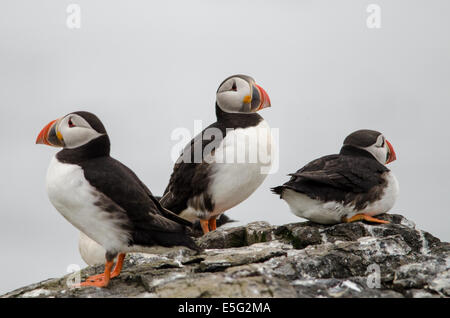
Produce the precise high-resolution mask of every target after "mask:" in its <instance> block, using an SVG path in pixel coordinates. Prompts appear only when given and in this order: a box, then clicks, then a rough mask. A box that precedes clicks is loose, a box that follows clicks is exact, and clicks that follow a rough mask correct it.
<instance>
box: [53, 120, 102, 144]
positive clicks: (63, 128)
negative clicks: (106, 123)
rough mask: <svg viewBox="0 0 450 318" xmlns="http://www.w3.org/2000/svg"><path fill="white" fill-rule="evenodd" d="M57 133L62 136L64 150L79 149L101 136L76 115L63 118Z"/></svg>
mask: <svg viewBox="0 0 450 318" xmlns="http://www.w3.org/2000/svg"><path fill="white" fill-rule="evenodd" d="M57 132H59V133H60V134H61V135H62V138H63V140H64V148H68V149H72V148H77V147H80V146H82V145H84V144H87V143H88V142H89V141H91V140H93V139H95V138H97V137H99V136H101V135H102V134H101V133H99V132H97V131H96V130H95V129H94V128H92V127H91V125H89V123H88V122H87V121H86V120H85V119H84V118H83V117H81V116H79V115H77V114H69V115H67V116H65V117H64V118H63V119H62V120H61V121H60V122H59V123H58V127H57Z"/></svg>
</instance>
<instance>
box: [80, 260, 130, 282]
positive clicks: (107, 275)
mask: <svg viewBox="0 0 450 318" xmlns="http://www.w3.org/2000/svg"><path fill="white" fill-rule="evenodd" d="M124 259H125V254H124V253H120V254H119V256H118V257H117V263H116V266H115V267H114V270H113V271H112V272H111V269H112V266H113V264H114V263H113V261H107V262H106V264H105V272H104V273H103V274H98V275H93V276H90V277H88V278H87V279H86V280H85V281H84V282H82V283H80V284H79V285H78V286H79V287H81V286H94V287H106V286H108V284H109V281H110V279H111V278H114V277H117V276H119V274H120V272H121V270H122V266H123V261H124Z"/></svg>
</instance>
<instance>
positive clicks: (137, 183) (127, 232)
mask: <svg viewBox="0 0 450 318" xmlns="http://www.w3.org/2000/svg"><path fill="white" fill-rule="evenodd" d="M36 143H37V144H44V145H48V146H54V147H62V150H61V151H59V152H58V153H56V155H54V156H53V158H52V159H51V162H50V165H49V167H48V170H47V176H46V189H47V194H48V197H49V199H50V202H51V203H52V204H53V206H54V207H55V208H56V210H57V211H58V212H59V213H61V215H62V216H63V217H64V218H66V219H67V220H68V221H69V222H70V223H72V225H74V226H75V227H76V228H78V229H79V230H80V231H81V232H82V233H84V234H85V235H86V236H87V237H89V238H90V239H91V240H93V241H95V242H96V243H98V244H99V245H101V246H102V247H103V248H104V250H105V251H106V253H105V254H104V255H105V259H106V262H105V270H104V273H103V274H100V275H95V276H91V277H89V278H87V279H86V281H85V282H82V283H81V284H80V285H81V286H95V287H106V286H107V285H108V283H109V281H110V279H111V278H114V277H116V276H118V275H119V274H120V271H121V269H122V265H123V261H124V258H125V254H126V253H129V252H145V251H147V250H148V249H150V248H151V247H155V246H162V247H172V246H185V247H188V248H190V249H192V250H195V251H200V249H199V247H198V246H197V245H196V244H195V242H194V240H193V239H192V238H191V237H190V235H189V233H190V229H189V227H190V226H192V224H191V222H189V221H187V220H185V219H183V218H180V217H179V216H177V215H176V214H174V213H172V212H170V211H168V210H167V209H165V208H163V207H162V206H161V204H160V203H159V201H158V200H157V199H155V198H154V197H153V195H152V193H151V192H150V190H149V189H148V188H147V187H146V186H145V185H144V183H143V182H142V181H141V180H140V179H139V178H138V177H137V176H136V174H135V173H134V172H133V171H132V170H130V169H129V168H128V167H126V166H125V165H123V164H122V163H120V162H119V161H117V160H115V159H114V158H112V157H111V156H110V140H109V137H108V134H107V132H106V130H105V127H104V126H103V124H102V122H101V121H100V120H99V119H98V117H97V116H96V115H94V114H92V113H90V112H86V111H77V112H73V113H70V114H68V115H65V116H63V117H61V118H59V119H56V120H53V121H51V122H50V123H48V124H47V125H46V126H45V127H44V128H43V129H42V130H41V132H40V133H39V135H38V137H37V139H36ZM116 256H117V262H116V265H115V267H114V269H112V267H113V265H114V259H115V258H116Z"/></svg>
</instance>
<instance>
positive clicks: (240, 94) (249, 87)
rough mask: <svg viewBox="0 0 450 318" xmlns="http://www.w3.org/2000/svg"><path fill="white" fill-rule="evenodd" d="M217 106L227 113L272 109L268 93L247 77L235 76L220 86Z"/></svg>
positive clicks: (217, 94)
mask: <svg viewBox="0 0 450 318" xmlns="http://www.w3.org/2000/svg"><path fill="white" fill-rule="evenodd" d="M216 102H217V105H218V106H219V107H220V109H222V110H223V111H224V112H227V113H254V112H256V111H258V110H260V109H263V108H266V107H270V98H269V95H267V93H266V91H265V90H264V89H263V88H262V87H261V86H259V85H257V84H256V83H255V80H254V79H253V78H251V77H250V76H247V75H233V76H230V77H228V78H227V79H225V80H224V81H223V82H222V84H220V86H219V89H218V90H217V93H216Z"/></svg>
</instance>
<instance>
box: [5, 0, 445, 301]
mask: <svg viewBox="0 0 450 318" xmlns="http://www.w3.org/2000/svg"><path fill="white" fill-rule="evenodd" d="M74 2H75V1H74ZM373 2H375V1H361V0H355V1H332V0H330V1H317V0H311V1H266V2H263V1H257V0H253V1H242V0H239V1H237V0H235V1H230V0H226V1H225V0H222V1H211V0H204V1H192V0H190V1H182V0H179V1H164V2H163V1H160V2H158V3H153V4H151V3H149V1H106V0H102V1H100V0H96V1H92V0H89V1H88V0H83V1H76V3H78V4H80V5H81V9H82V26H81V29H79V30H69V29H68V28H67V27H66V24H65V23H66V7H67V5H68V4H69V3H71V2H70V1H61V0H59V1H57V0H53V1H31V0H29V1H18V0H9V1H5V0H3V1H2V2H1V6H0V26H1V27H0V74H1V75H0V105H1V108H0V112H1V113H0V118H1V122H0V149H1V154H2V155H1V156H0V169H1V171H0V173H1V178H0V189H1V203H2V208H1V222H0V252H1V254H0V257H1V265H0V293H3V292H6V291H8V290H11V289H13V288H16V287H20V286H22V285H24V284H29V283H32V282H36V281H39V280H42V279H45V278H49V277H55V276H60V275H62V274H64V273H65V272H66V268H67V266H68V265H69V264H71V263H75V264H80V265H83V266H84V264H83V262H82V260H81V258H80V256H79V254H78V250H77V240H78V231H77V230H76V229H75V228H74V227H72V225H70V224H69V223H68V222H67V221H66V220H64V219H63V218H62V217H61V216H60V215H59V214H58V213H57V212H56V210H54V208H53V207H52V206H51V204H50V203H49V201H48V199H47V194H46V192H45V188H44V182H45V181H44V180H45V174H46V169H47V166H48V164H49V161H50V158H51V156H52V155H53V154H54V153H55V149H52V148H49V147H43V146H37V145H34V141H35V138H36V136H37V134H38V133H39V131H40V130H41V128H42V127H43V126H44V125H45V124H46V123H48V122H49V121H50V120H52V119H55V118H57V117H59V116H62V115H64V114H66V113H68V112H71V111H74V110H89V111H92V112H94V113H96V114H97V115H98V116H99V117H100V118H101V119H102V121H103V122H104V124H105V126H106V128H107V130H108V132H109V135H110V137H111V140H112V155H113V156H115V157H116V158H117V159H119V160H121V161H122V162H123V163H125V164H126V165H128V166H129V167H131V168H132V169H133V170H134V171H135V172H136V173H137V174H138V176H140V177H141V178H142V179H143V181H144V182H145V183H146V184H147V185H148V186H149V187H150V189H151V190H152V191H153V192H154V193H155V194H160V193H161V192H162V191H163V189H164V187H165V186H166V183H167V180H168V178H169V175H170V172H171V168H172V162H171V161H170V150H171V147H172V146H173V145H174V144H175V143H176V142H175V141H171V140H170V134H171V132H172V130H173V129H175V128H177V127H187V128H189V129H193V122H194V120H196V119H203V120H204V123H205V125H207V124H209V123H212V122H213V121H214V120H215V114H214V99H215V91H216V89H217V86H218V84H219V83H220V82H221V81H222V80H223V79H224V78H225V77H227V76H229V75H231V74H234V73H245V74H249V75H251V76H253V77H254V78H255V79H256V80H257V82H258V83H259V84H260V85H261V86H262V87H264V88H265V89H266V90H267V92H268V93H269V95H270V97H271V100H272V104H273V107H272V108H270V109H266V110H264V111H262V112H261V114H262V115H263V116H264V117H265V118H266V120H267V121H268V122H269V124H270V125H271V126H272V127H276V128H280V143H279V144H280V169H279V172H278V173H277V174H275V175H270V176H269V177H268V178H267V179H266V181H265V182H264V184H263V185H262V186H261V188H259V189H258V190H257V192H256V193H255V194H254V195H253V196H251V197H250V198H249V199H248V200H247V201H245V202H244V203H243V204H241V205H240V206H238V207H236V208H234V209H233V210H232V211H230V212H229V213H228V214H229V215H230V216H231V217H232V218H234V219H237V220H240V221H242V222H250V221H255V220H266V221H269V222H271V223H273V224H281V223H287V222H295V221H301V219H299V218H296V217H295V216H293V215H291V214H290V212H289V211H288V208H287V206H286V205H285V203H284V202H283V201H281V200H279V199H278V198H277V197H276V196H274V195H272V194H271V193H270V192H269V188H270V187H272V186H275V185H278V184H280V183H282V182H284V181H286V180H287V177H286V174H287V173H289V172H293V171H295V170H296V169H298V168H299V167H300V166H302V165H304V164H306V163H307V162H308V161H310V160H312V159H314V158H316V157H318V156H321V155H325V154H330V153H334V152H337V151H338V150H339V148H340V144H341V142H342V140H343V139H344V137H345V136H346V135H347V134H348V133H350V132H351V131H353V130H356V129H359V128H372V129H377V130H380V131H382V132H384V133H385V135H386V136H387V137H388V138H389V139H390V140H391V142H392V143H393V145H394V147H395V149H396V152H397V154H398V160H397V161H396V162H395V163H393V164H391V165H390V168H391V169H393V170H394V172H395V174H396V175H397V177H398V179H399V182H400V187H401V196H400V198H399V200H398V202H397V204H396V206H395V207H394V209H393V211H392V212H394V213H402V214H404V215H405V216H407V217H408V218H410V219H412V220H413V221H414V222H416V224H418V226H420V228H423V229H425V230H428V231H430V232H431V233H433V234H434V235H436V236H438V237H440V238H441V239H443V240H447V241H448V240H449V239H450V231H449V221H450V213H449V209H448V206H449V204H450V196H449V192H450V167H449V159H450V151H449V147H448V145H449V138H450V130H449V127H448V125H449V123H448V119H449V110H448V109H449V107H448V106H449V102H450V89H449V85H450V41H449V36H450V19H448V12H450V2H448V1H445V0H442V1H425V0H424V1H406V0H404V1H392V0H389V1H376V2H375V3H378V4H380V5H381V8H382V28H381V29H379V30H373V29H368V28H367V27H366V17H367V15H368V14H367V13H366V7H367V5H368V4H370V3H373Z"/></svg>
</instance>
